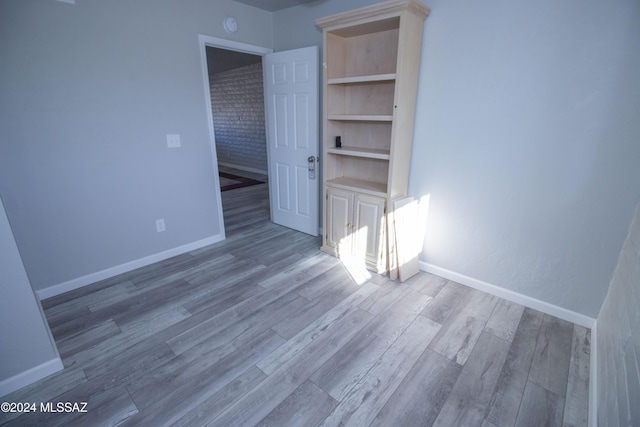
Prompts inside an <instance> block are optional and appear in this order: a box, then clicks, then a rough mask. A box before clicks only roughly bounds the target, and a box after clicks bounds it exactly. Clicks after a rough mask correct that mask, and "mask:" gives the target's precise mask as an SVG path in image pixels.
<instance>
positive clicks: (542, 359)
mask: <svg viewBox="0 0 640 427" xmlns="http://www.w3.org/2000/svg"><path fill="white" fill-rule="evenodd" d="M572 338H573V324H571V323H569V322H567V321H565V320H561V319H558V318H557V317H553V316H550V315H545V316H544V317H543V319H542V326H541V328H540V333H539V334H538V342H537V343H536V349H535V352H534V355H533V361H532V362H531V370H530V371H529V381H533V382H534V383H536V384H538V385H539V386H541V387H544V388H545V389H547V390H549V391H552V392H554V393H555V394H557V395H559V396H565V393H566V390H567V379H568V376H569V360H570V358H571V343H572V341H573V339H572Z"/></svg>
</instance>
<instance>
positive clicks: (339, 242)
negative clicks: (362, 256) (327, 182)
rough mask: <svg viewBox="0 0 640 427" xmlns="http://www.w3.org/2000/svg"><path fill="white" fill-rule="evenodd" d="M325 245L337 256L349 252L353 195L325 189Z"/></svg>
mask: <svg viewBox="0 0 640 427" xmlns="http://www.w3.org/2000/svg"><path fill="white" fill-rule="evenodd" d="M326 209H327V224H326V226H327V233H326V235H327V239H326V245H327V246H329V247H331V248H333V249H334V250H335V251H336V252H337V253H338V254H340V253H343V254H348V253H350V252H351V247H350V239H349V233H350V231H351V229H350V225H351V218H352V216H353V193H352V192H350V191H344V190H339V189H336V188H327V207H326Z"/></svg>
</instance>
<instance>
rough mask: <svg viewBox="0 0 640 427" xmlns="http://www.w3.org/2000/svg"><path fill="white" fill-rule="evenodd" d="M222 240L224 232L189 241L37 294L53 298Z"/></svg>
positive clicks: (41, 296) (43, 297)
mask: <svg viewBox="0 0 640 427" xmlns="http://www.w3.org/2000/svg"><path fill="white" fill-rule="evenodd" d="M222 240H224V233H221V234H217V235H215V236H211V237H207V238H206V239H202V240H198V241H196V242H192V243H188V244H186V245H182V246H178V247H177V248H173V249H169V250H166V251H163V252H159V253H157V254H153V255H149V256H146V257H144V258H140V259H137V260H134V261H130V262H127V263H124V264H120V265H116V266H115V267H111V268H107V269H105V270H101V271H97V272H95V273H91V274H88V275H86V276H82V277H78V278H77V279H72V280H69V281H67V282H63V283H60V284H57V285H53V286H49V287H48V288H44V289H40V290H38V291H36V294H37V295H38V298H39V299H40V300H43V299H47V298H51V297H54V296H56V295H60V294H63V293H65V292H69V291H72V290H74V289H78V288H81V287H83V286H86V285H90V284H91V283H95V282H98V281H100V280H104V279H108V278H109V277H113V276H117V275H118V274H122V273H126V272H127V271H131V270H135V269H136V268H140V267H144V266H147V265H149V264H153V263H154V262H158V261H163V260H165V259H167V258H171V257H174V256H176V255H181V254H183V253H185V252H190V251H193V250H196V249H200V248H203V247H205V246H208V245H213V244H214V243H218V242H220V241H222Z"/></svg>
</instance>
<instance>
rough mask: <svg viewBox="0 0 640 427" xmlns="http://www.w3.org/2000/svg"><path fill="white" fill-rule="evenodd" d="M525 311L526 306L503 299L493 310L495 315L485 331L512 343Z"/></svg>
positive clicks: (490, 319) (492, 314)
mask: <svg viewBox="0 0 640 427" xmlns="http://www.w3.org/2000/svg"><path fill="white" fill-rule="evenodd" d="M523 311H524V306H522V305H520V304H516V303H514V302H511V301H507V300H505V299H502V298H501V299H500V300H498V304H497V305H496V307H495V308H494V309H493V313H491V317H490V318H489V321H488V322H487V325H486V326H485V328H484V330H485V331H487V332H489V333H490V334H493V335H495V336H497V337H498V338H502V339H503V340H505V341H509V342H511V341H513V337H514V335H515V333H516V329H517V328H518V324H519V323H520V318H521V317H522V312H523Z"/></svg>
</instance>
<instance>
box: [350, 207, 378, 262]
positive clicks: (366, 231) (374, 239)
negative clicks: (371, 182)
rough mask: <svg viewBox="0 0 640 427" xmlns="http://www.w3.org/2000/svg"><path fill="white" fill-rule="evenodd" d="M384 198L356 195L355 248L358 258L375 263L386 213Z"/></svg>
mask: <svg viewBox="0 0 640 427" xmlns="http://www.w3.org/2000/svg"><path fill="white" fill-rule="evenodd" d="M384 203H385V201H384V199H381V198H379V197H373V196H367V195H363V194H358V195H356V198H355V217H354V230H353V248H354V255H355V256H356V258H364V259H366V260H367V261H368V262H369V263H373V264H374V265H375V264H376V263H377V262H378V255H379V254H380V250H379V248H380V230H381V228H382V227H381V221H382V216H383V213H384Z"/></svg>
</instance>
